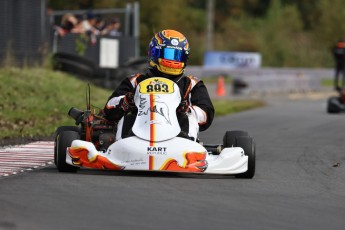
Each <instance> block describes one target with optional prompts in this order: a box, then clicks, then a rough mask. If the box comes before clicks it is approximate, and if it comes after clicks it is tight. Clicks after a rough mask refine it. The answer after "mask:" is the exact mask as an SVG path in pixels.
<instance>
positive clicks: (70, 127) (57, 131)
mask: <svg viewBox="0 0 345 230" xmlns="http://www.w3.org/2000/svg"><path fill="white" fill-rule="evenodd" d="M62 131H74V132H77V133H80V128H79V127H78V126H60V127H58V128H57V129H56V131H55V133H54V164H55V165H56V156H57V151H56V149H57V137H58V135H59V134H60V133H61V132H62ZM56 166H57V165H56Z"/></svg>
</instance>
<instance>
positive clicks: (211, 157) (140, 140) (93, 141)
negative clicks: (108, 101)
mask: <svg viewBox="0 0 345 230" xmlns="http://www.w3.org/2000/svg"><path fill="white" fill-rule="evenodd" d="M88 98H90V93H89V91H88ZM180 101H181V95H180V90H179V87H178V86H177V85H176V83H174V82H173V81H170V80H169V79H165V78H159V77H154V78H149V79H147V80H144V81H142V82H141V83H139V84H138V86H137V87H136V91H135V94H134V102H135V105H136V107H137V113H136V115H135V116H133V115H132V116H129V115H127V116H124V118H123V119H122V120H120V122H122V125H123V127H124V129H125V128H126V127H128V128H129V130H130V132H129V135H127V136H125V137H123V138H122V139H119V140H117V141H115V133H116V127H117V124H115V123H112V122H110V121H107V120H106V119H104V118H103V116H101V115H99V114H98V115H96V114H95V113H94V112H91V110H90V100H88V106H87V109H86V111H80V110H78V109H75V108H72V109H71V110H70V111H69V115H70V116H71V117H73V118H74V119H75V120H76V124H77V125H79V126H62V127H59V128H58V129H57V130H56V135H55V151H54V159H55V164H56V166H57V168H58V170H59V171H60V172H76V171H77V170H78V169H79V168H92V169H103V170H135V171H166V172H181V173H200V174H202V173H204V174H229V175H235V176H236V177H240V178H253V176H254V174H255V144H254V140H253V138H252V137H250V136H249V134H248V133H247V132H245V131H227V132H226V133H225V135H224V138H223V144H203V143H202V142H200V140H196V141H194V140H191V139H190V138H188V136H186V135H181V133H182V132H181V128H180V125H179V122H178V119H177V115H176V108H177V107H178V105H179V103H180Z"/></svg>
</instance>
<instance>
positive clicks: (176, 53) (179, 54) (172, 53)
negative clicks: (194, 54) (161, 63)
mask: <svg viewBox="0 0 345 230" xmlns="http://www.w3.org/2000/svg"><path fill="white" fill-rule="evenodd" d="M161 58H164V59H168V60H171V61H178V62H184V61H186V55H185V53H184V52H183V51H182V50H178V49H172V48H165V49H163V55H162V57H161Z"/></svg>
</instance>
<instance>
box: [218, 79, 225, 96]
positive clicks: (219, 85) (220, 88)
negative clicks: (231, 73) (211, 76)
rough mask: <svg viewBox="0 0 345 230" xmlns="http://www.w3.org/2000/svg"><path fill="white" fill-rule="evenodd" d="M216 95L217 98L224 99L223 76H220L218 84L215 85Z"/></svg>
mask: <svg viewBox="0 0 345 230" xmlns="http://www.w3.org/2000/svg"><path fill="white" fill-rule="evenodd" d="M216 94H217V96H218V97H224V96H225V95H226V93H225V81H224V76H220V77H219V78H218V84H217V91H216Z"/></svg>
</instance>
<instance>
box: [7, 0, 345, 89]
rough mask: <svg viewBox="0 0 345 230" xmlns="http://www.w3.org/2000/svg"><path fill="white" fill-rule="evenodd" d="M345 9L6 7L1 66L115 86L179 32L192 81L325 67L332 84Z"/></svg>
mask: <svg viewBox="0 0 345 230" xmlns="http://www.w3.org/2000/svg"><path fill="white" fill-rule="evenodd" d="M344 8H345V2H344V1H342V0H333V1H332V2H331V3H330V2H329V1H327V0H236V1H234V0H222V1H220V0H174V1H170V0H141V1H123V0H97V1H96V0H75V1H69V0H2V1H1V2H0V11H1V14H0V19H1V20H0V23H1V28H2V33H1V34H0V41H1V42H0V61H1V64H2V65H4V66H8V65H17V66H32V65H51V66H52V68H53V69H60V70H65V71H68V72H75V73H76V74H79V75H81V76H92V77H94V78H95V79H96V78H97V77H99V78H101V80H100V81H102V82H107V83H106V86H108V87H114V86H115V85H116V84H117V83H116V82H114V81H112V80H109V79H115V78H116V79H120V78H123V77H124V76H126V75H128V74H130V73H133V72H136V71H137V70H139V69H141V68H142V67H143V66H145V64H146V58H145V56H146V52H147V47H148V43H149V41H150V39H151V38H152V36H153V35H154V33H156V32H158V31H160V30H162V29H175V30H178V31H180V32H182V33H183V34H184V35H185V36H186V37H187V38H188V40H189V43H190V46H191V55H190V60H189V69H190V70H191V73H192V74H202V73H207V75H217V76H218V75H220V74H221V73H222V72H224V73H225V74H224V75H226V76H228V75H231V74H232V75H237V76H241V74H237V73H236V70H241V69H256V70H258V69H259V70H263V69H264V68H271V67H273V68H275V67H279V68H282V67H284V68H308V69H310V68H312V69H313V68H322V69H325V68H326V69H328V71H326V72H321V73H319V74H321V75H323V76H325V75H327V76H328V78H330V76H331V75H333V73H332V72H330V71H329V69H330V68H333V66H334V60H333V56H332V53H331V51H332V48H333V47H334V45H335V44H336V42H337V41H338V40H339V39H341V38H342V37H344V36H345V35H344V31H345V25H344V23H342V22H343V21H344V20H345V11H344V10H343V9H344ZM193 66H196V68H193ZM206 67H207V68H206ZM200 68H204V69H205V68H206V70H209V69H211V70H214V69H217V70H218V72H214V71H213V72H212V71H210V72H207V71H204V69H203V70H201V71H200ZM224 68H225V70H224ZM198 69H199V72H198ZM229 69H231V70H233V71H232V72H231V71H230V72H229V71H228V70H229ZM219 70H221V72H219ZM300 73H301V71H300V70H298V71H295V72H294V73H293V74H294V75H296V74H300ZM303 73H304V72H303ZM265 74H266V72H265ZM242 75H243V74H242ZM246 75H248V74H246ZM261 75H262V74H261ZM200 77H203V76H200ZM104 79H106V81H104Z"/></svg>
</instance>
